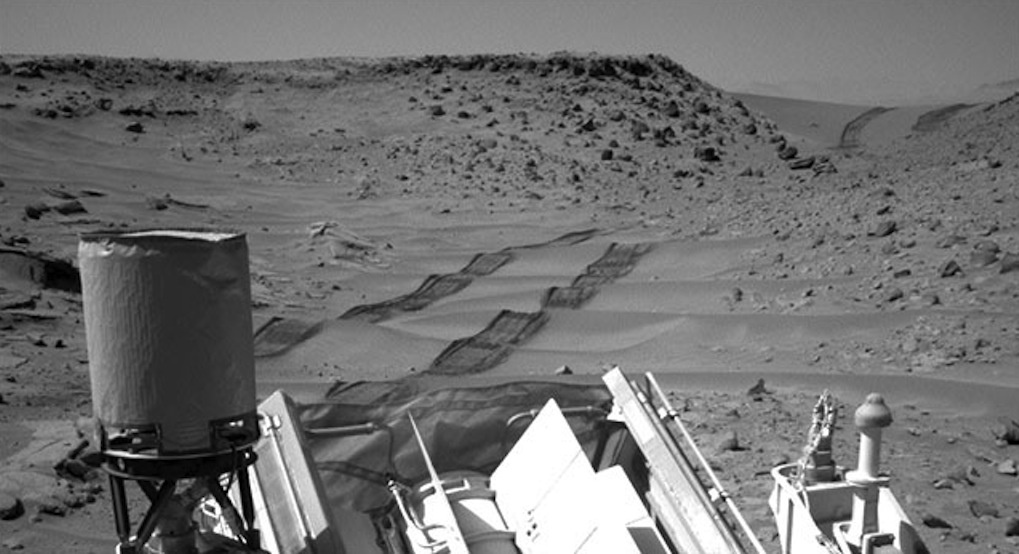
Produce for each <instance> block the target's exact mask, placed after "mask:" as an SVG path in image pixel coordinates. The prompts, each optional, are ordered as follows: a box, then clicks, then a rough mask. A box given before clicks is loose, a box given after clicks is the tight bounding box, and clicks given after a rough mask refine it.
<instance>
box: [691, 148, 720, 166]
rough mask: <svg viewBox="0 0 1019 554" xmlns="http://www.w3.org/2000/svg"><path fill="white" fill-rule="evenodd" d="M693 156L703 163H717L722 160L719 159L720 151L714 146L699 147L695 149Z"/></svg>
mask: <svg viewBox="0 0 1019 554" xmlns="http://www.w3.org/2000/svg"><path fill="white" fill-rule="evenodd" d="M693 155H694V157H695V158H697V159H698V160H701V161H702V162H717V161H719V160H721V158H719V157H718V151H717V150H715V147H713V146H698V147H696V148H694V151H693Z"/></svg>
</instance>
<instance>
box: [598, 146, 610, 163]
mask: <svg viewBox="0 0 1019 554" xmlns="http://www.w3.org/2000/svg"><path fill="white" fill-rule="evenodd" d="M600 157H601V160H602V161H603V162H607V161H609V160H611V159H612V157H613V152H612V149H611V148H606V149H604V150H602V151H601V154H600Z"/></svg>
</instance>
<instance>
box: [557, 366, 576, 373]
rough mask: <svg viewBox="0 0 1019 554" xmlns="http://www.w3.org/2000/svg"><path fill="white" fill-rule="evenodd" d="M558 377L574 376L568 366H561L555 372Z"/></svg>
mask: <svg viewBox="0 0 1019 554" xmlns="http://www.w3.org/2000/svg"><path fill="white" fill-rule="evenodd" d="M555 374H556V375H573V370H572V369H570V366H568V365H561V366H559V367H558V368H556V370H555Z"/></svg>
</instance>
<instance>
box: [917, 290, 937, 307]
mask: <svg viewBox="0 0 1019 554" xmlns="http://www.w3.org/2000/svg"><path fill="white" fill-rule="evenodd" d="M920 304H922V305H924V306H937V305H939V304H941V297H940V296H938V294H937V293H936V292H925V293H923V294H921V295H920Z"/></svg>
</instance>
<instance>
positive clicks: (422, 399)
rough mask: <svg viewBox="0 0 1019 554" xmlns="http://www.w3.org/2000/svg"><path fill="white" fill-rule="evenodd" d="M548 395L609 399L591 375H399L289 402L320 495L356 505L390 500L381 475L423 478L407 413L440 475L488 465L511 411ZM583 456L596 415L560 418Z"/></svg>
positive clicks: (573, 400) (574, 400)
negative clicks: (491, 378) (345, 431)
mask: <svg viewBox="0 0 1019 554" xmlns="http://www.w3.org/2000/svg"><path fill="white" fill-rule="evenodd" d="M550 398H554V399H555V400H556V402H557V403H558V404H559V406H560V408H562V409H564V410H566V411H568V409H569V408H583V407H593V408H597V409H598V412H599V413H600V414H601V415H602V416H603V415H604V414H605V413H607V412H608V411H609V409H610V408H611V404H612V398H611V395H610V394H609V392H608V390H607V389H606V388H605V387H604V385H602V384H600V383H596V382H590V381H589V382H575V381H573V382H571V381H551V380H532V381H520V380H517V381H508V382H501V383H492V382H477V381H472V380H469V379H459V380H455V379H444V380H429V379H406V380H401V381H385V382H357V383H337V384H336V385H334V386H333V387H332V388H331V389H330V390H329V392H328V393H327V395H326V397H325V398H324V399H323V400H321V401H319V402H314V403H305V404H298V405H297V406H296V415H297V417H298V419H299V421H300V423H301V426H302V427H303V429H304V430H305V431H311V432H307V433H306V438H307V441H308V445H309V448H310V451H311V457H312V463H313V464H314V465H315V467H316V468H317V470H318V472H319V475H320V476H321V478H322V481H323V484H324V486H325V490H326V496H327V500H328V502H329V503H330V504H331V505H333V506H341V507H344V508H346V509H353V510H356V511H361V512H369V511H373V510H377V509H380V508H383V507H385V506H386V505H388V504H389V503H390V501H391V495H390V493H389V491H388V490H387V488H386V483H387V481H388V480H389V479H391V478H392V479H394V480H396V481H398V482H402V483H404V484H406V485H414V484H417V483H419V482H421V481H424V480H425V479H427V478H428V473H427V468H426V466H425V463H424V459H423V457H422V454H421V450H420V448H419V447H418V443H417V441H416V440H415V439H414V435H413V431H412V429H411V426H410V421H409V419H408V417H407V414H408V413H409V414H413V416H414V419H415V421H416V422H417V425H418V428H419V430H420V431H421V434H422V436H423V437H424V441H425V445H426V447H427V449H428V453H429V455H430V456H431V458H432V461H433V463H434V464H435V468H436V470H437V471H438V472H439V473H440V474H441V473H444V472H447V471H454V470H473V471H478V472H481V473H484V474H490V473H491V472H492V471H493V470H494V469H495V468H496V467H497V466H498V464H499V462H500V461H501V460H502V458H503V457H504V456H505V455H506V453H507V452H508V451H509V449H510V448H511V447H512V446H513V444H515V442H516V440H517V439H518V438H519V437H520V435H521V433H522V432H523V430H524V429H525V428H526V426H527V425H528V424H529V423H530V421H531V420H530V418H529V417H523V418H517V419H516V422H515V423H514V424H513V425H512V426H511V427H508V426H507V422H508V421H509V420H510V419H511V418H513V416H515V415H517V414H521V413H527V412H529V411H532V410H533V411H534V413H537V411H538V410H540V409H541V407H542V406H544V405H545V403H546V402H547V401H548V400H549V399H550ZM568 420H569V421H570V424H571V426H572V427H573V429H574V432H575V433H576V434H577V438H578V440H580V442H581V444H582V445H583V446H584V449H585V452H587V454H588V457H589V458H590V457H591V455H592V453H593V451H594V449H595V448H596V444H597V440H598V437H599V435H600V433H599V429H601V428H602V418H601V417H594V416H592V415H584V414H579V415H571V416H569V417H568ZM365 423H374V424H376V425H379V426H381V427H383V428H385V429H388V430H389V432H385V431H376V432H372V433H369V434H362V435H354V436H335V435H334V436H329V435H316V434H315V433H314V430H316V429H319V430H321V429H325V428H337V427H346V426H352V425H362V424H365Z"/></svg>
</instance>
